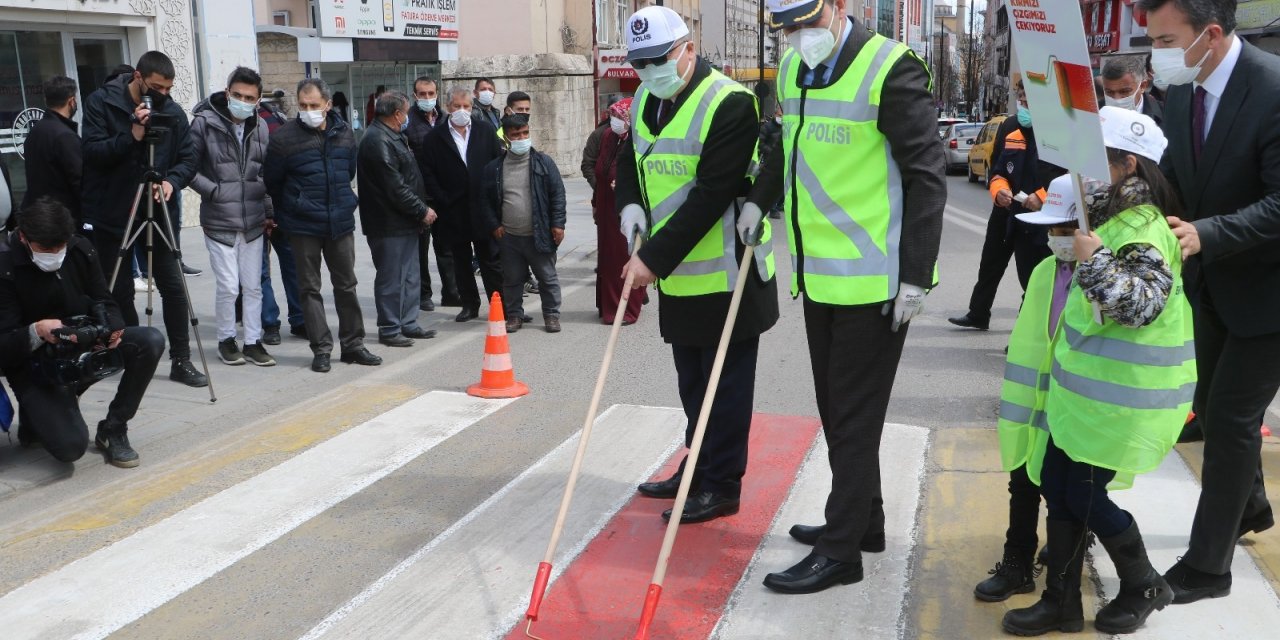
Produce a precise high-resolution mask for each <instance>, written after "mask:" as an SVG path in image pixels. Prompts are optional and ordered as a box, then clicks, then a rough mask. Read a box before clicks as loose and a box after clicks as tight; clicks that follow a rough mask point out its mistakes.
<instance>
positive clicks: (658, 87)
mask: <svg viewBox="0 0 1280 640" xmlns="http://www.w3.org/2000/svg"><path fill="white" fill-rule="evenodd" d="M688 46H689V43H688V42H686V43H684V44H683V45H681V47H680V52H679V53H677V54H676V57H675V58H673V59H669V60H667V62H665V63H663V64H660V65H649V66H647V67H645V68H643V69H636V75H638V76H640V82H642V83H644V86H645V88H646V89H648V90H649V93H652V94H653V95H655V96H657V97H659V98H661V99H663V100H670V99H672V98H674V97H676V94H677V93H680V89H681V88H683V87H684V82H685V80H686V79H688V76H691V75H693V67H694V65H692V64H690V65H689V68H688V69H685V72H684V73H683V74H681V73H680V72H679V70H678V69H679V66H680V58H682V57H683V56H684V51H685V48H687V47H688Z"/></svg>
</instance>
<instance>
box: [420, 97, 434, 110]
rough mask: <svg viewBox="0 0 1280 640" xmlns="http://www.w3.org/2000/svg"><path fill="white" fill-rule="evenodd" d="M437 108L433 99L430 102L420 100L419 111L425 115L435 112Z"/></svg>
mask: <svg viewBox="0 0 1280 640" xmlns="http://www.w3.org/2000/svg"><path fill="white" fill-rule="evenodd" d="M435 108H436V99H435V98H431V99H430V100H422V99H419V100H418V109H419V110H421V111H422V112H423V113H430V112H432V111H433V110H435Z"/></svg>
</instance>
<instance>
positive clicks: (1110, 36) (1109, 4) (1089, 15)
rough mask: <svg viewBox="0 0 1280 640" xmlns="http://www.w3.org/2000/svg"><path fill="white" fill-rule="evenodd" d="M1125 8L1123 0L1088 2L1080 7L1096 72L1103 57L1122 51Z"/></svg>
mask: <svg viewBox="0 0 1280 640" xmlns="http://www.w3.org/2000/svg"><path fill="white" fill-rule="evenodd" d="M1123 6H1124V5H1123V3H1122V2H1121V0H1087V1H1086V2H1083V3H1081V5H1080V10H1081V13H1083V14H1084V33H1085V39H1086V40H1087V42H1088V46H1089V59H1090V61H1091V62H1092V64H1093V69H1094V71H1095V72H1096V71H1098V70H1099V69H1100V68H1101V64H1102V56H1103V55H1105V54H1108V53H1111V52H1113V51H1119V50H1120V44H1121V37H1120V25H1121V24H1122V23H1123V22H1124V20H1123V17H1124V13H1125V12H1124V9H1123Z"/></svg>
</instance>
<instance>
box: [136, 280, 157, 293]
mask: <svg viewBox="0 0 1280 640" xmlns="http://www.w3.org/2000/svg"><path fill="white" fill-rule="evenodd" d="M149 290H152V291H153V290H155V287H150V288H148V286H147V281H146V279H144V278H134V279H133V291H134V293H146V292H147V291H149Z"/></svg>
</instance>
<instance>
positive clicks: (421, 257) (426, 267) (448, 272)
mask: <svg viewBox="0 0 1280 640" xmlns="http://www.w3.org/2000/svg"><path fill="white" fill-rule="evenodd" d="M431 236H432V232H430V231H428V232H425V233H423V234H422V235H420V236H418V268H419V270H420V271H421V274H422V299H423V300H430V299H431V294H432V293H433V290H432V287H431V264H430V263H429V262H428V260H427V259H428V258H429V257H430V254H431ZM435 252H436V271H437V272H439V274H440V300H441V302H443V301H446V300H449V301H453V300H457V299H458V277H457V275H455V274H454V272H453V251H452V250H451V249H450V247H449V243H447V242H441V241H440V239H439V238H436V242H435Z"/></svg>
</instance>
